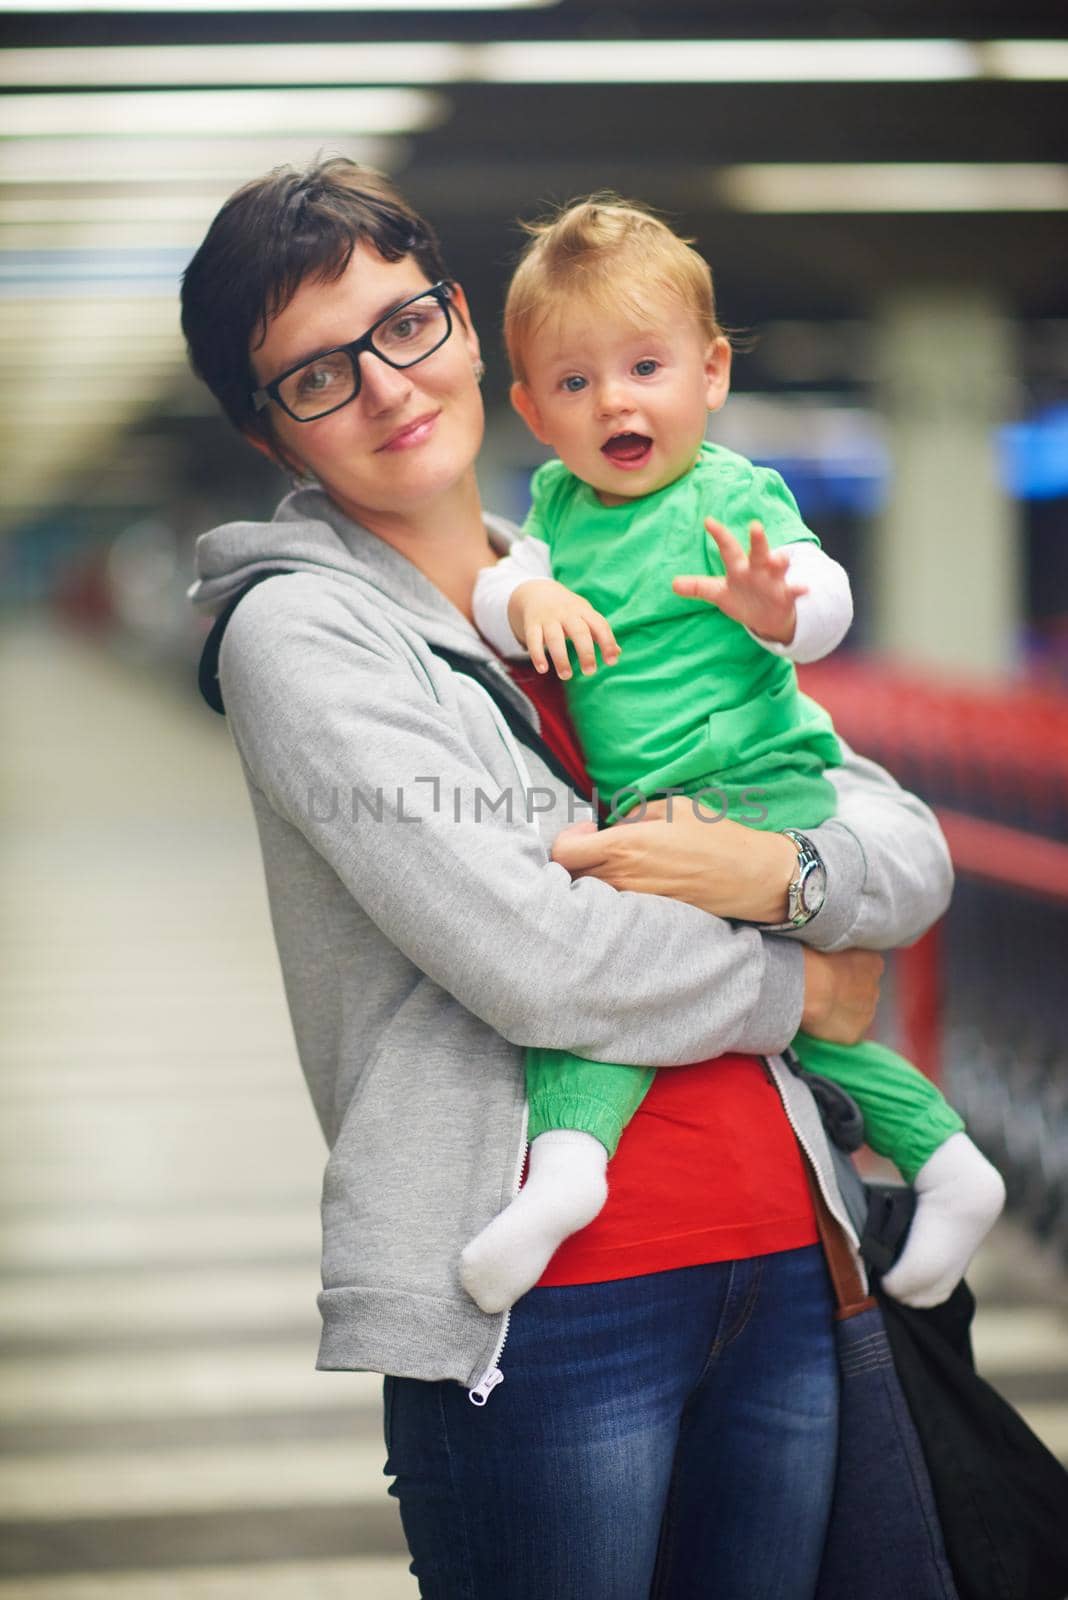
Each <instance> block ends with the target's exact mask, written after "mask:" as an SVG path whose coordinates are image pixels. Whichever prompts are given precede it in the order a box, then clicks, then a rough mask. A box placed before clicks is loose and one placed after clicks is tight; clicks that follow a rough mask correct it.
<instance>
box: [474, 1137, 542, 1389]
mask: <svg viewBox="0 0 1068 1600" xmlns="http://www.w3.org/2000/svg"><path fill="white" fill-rule="evenodd" d="M529 1115H530V1111H529V1107H527V1106H524V1107H523V1137H522V1139H521V1140H520V1142H519V1159H518V1160H517V1162H516V1164H515V1173H514V1174H513V1177H512V1199H513V1200H514V1199H515V1197H516V1195H517V1194H518V1193H519V1184H520V1180H521V1178H522V1176H523V1167H524V1165H525V1163H526V1159H527V1151H528V1150H529V1148H530V1146H529V1144H528V1142H527V1119H528V1117H529ZM511 1325H512V1308H511V1306H509V1307H508V1310H507V1311H506V1312H505V1313H504V1319H503V1321H502V1322H501V1332H500V1337H499V1338H498V1340H497V1348H496V1349H495V1350H494V1352H493V1356H492V1358H491V1360H490V1364H489V1366H488V1367H487V1368H486V1370H485V1372H484V1373H483V1374H482V1376H481V1378H479V1380H478V1382H477V1383H476V1384H475V1386H474V1388H473V1389H469V1390H468V1391H467V1398H468V1399H469V1400H470V1402H471V1404H472V1405H473V1406H484V1405H485V1404H486V1401H487V1400H488V1399H489V1397H490V1395H491V1394H492V1393H493V1391H494V1389H496V1387H497V1385H498V1384H499V1383H503V1382H504V1373H503V1372H502V1371H501V1352H502V1351H503V1349H504V1346H505V1343H506V1342H507V1339H508V1330H509V1328H510V1327H511Z"/></svg>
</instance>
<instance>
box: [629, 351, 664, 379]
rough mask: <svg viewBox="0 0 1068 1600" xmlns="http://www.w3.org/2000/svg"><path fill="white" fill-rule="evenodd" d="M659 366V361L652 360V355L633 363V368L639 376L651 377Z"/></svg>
mask: <svg viewBox="0 0 1068 1600" xmlns="http://www.w3.org/2000/svg"><path fill="white" fill-rule="evenodd" d="M659 366H660V363H659V361H654V360H653V358H652V356H646V358H645V360H644V361H636V362H635V363H634V370H635V372H636V373H637V374H638V377H639V378H651V377H652V375H653V373H654V372H655V371H656V370H657V368H658V367H659Z"/></svg>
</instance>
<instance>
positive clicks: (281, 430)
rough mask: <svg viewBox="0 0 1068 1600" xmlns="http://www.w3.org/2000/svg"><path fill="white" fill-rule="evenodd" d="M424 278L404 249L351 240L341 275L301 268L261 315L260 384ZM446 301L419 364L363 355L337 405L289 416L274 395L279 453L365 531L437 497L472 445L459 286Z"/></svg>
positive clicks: (469, 365)
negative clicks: (282, 297) (443, 327)
mask: <svg viewBox="0 0 1068 1600" xmlns="http://www.w3.org/2000/svg"><path fill="white" fill-rule="evenodd" d="M427 286H428V280H427V278H426V276H425V275H424V273H423V272H422V270H421V268H420V267H419V266H418V265H417V263H416V262H415V261H414V260H413V258H412V257H410V256H406V257H404V259H403V260H401V261H386V260H384V259H383V258H382V257H381V256H380V255H379V254H378V252H377V250H375V249H373V248H371V247H370V246H368V245H366V244H364V243H360V244H358V245H357V246H356V248H355V250H354V251H353V252H352V259H351V260H350V261H349V264H348V266H347V267H346V269H345V271H344V272H343V273H342V274H341V277H340V278H337V279H335V280H334V281H333V282H326V281H323V280H321V279H316V278H306V279H305V280H304V282H303V283H302V284H301V285H300V288H299V289H298V290H297V292H296V294H295V295H294V296H293V298H292V300H291V301H290V302H289V304H288V305H287V306H286V307H285V309H284V311H281V312H279V314H278V315H277V316H276V317H274V318H272V320H271V321H270V322H269V323H268V324H267V332H266V335H265V337H264V339H263V342H262V343H261V344H259V345H257V346H256V347H255V348H254V349H253V350H252V351H251V352H250V355H251V360H252V369H253V371H254V373H255V375H256V378H257V380H258V382H259V383H261V384H266V383H270V382H271V381H272V380H273V379H274V378H276V377H277V376H278V375H279V374H280V373H283V372H285V371H286V370H287V369H288V368H290V367H294V366H296V365H297V363H298V362H300V361H302V360H304V359H306V358H309V357H311V356H314V355H317V354H318V353H320V352H321V351H323V350H327V349H330V348H331V347H332V346H336V345H342V344H348V343H349V342H350V341H351V340H353V339H358V338H359V337H360V335H361V334H362V333H364V332H365V331H366V330H367V329H368V328H369V327H370V326H371V324H372V323H374V322H377V321H378V319H379V318H380V317H382V316H384V315H386V313H388V312H389V311H391V310H392V309H393V308H394V307H395V306H398V305H400V304H401V302H402V301H404V300H408V299H410V298H411V296H413V295H416V294H418V293H419V291H420V289H425V288H426V287H427ZM451 305H452V309H453V317H452V333H451V335H450V337H449V338H448V339H447V340H446V341H445V343H444V344H443V345H442V346H441V348H440V349H438V350H435V351H434V353H433V354H432V355H429V356H427V357H426V359H425V360H424V361H421V362H419V364H418V365H417V366H414V367H408V368H406V369H405V370H403V371H398V370H397V369H395V368H393V367H389V366H387V365H386V363H385V362H384V361H380V360H379V359H378V358H377V356H374V355H371V354H368V353H367V352H365V353H364V354H362V355H361V356H360V358H359V359H360V378H361V385H360V392H359V394H358V395H357V396H356V398H355V399H354V400H352V401H351V402H350V403H349V404H348V405H346V406H343V407H342V408H341V410H340V411H335V412H333V413H332V414H331V415H330V416H328V417H320V418H319V419H318V420H317V421H315V422H295V421H294V420H293V418H292V417H289V416H287V415H286V413H285V412H284V411H283V410H282V409H281V408H280V407H279V406H276V405H275V404H274V403H273V402H272V403H271V407H270V412H271V427H272V430H273V437H274V441H275V445H276V453H277V455H278V456H279V457H280V458H281V459H282V460H283V461H284V462H285V464H286V465H287V466H290V467H295V468H297V469H298V470H303V471H306V472H310V473H312V474H313V475H314V476H315V477H316V478H317V479H318V480H319V482H320V483H321V484H322V486H323V488H324V489H325V490H326V491H327V493H328V494H329V495H330V496H331V498H332V499H333V500H335V501H336V502H337V503H338V505H339V506H341V508H342V510H343V511H345V512H346V513H347V514H348V515H349V516H350V517H352V518H353V519H354V520H355V521H357V522H362V523H364V524H365V525H366V526H367V527H370V528H372V529H374V528H375V526H376V524H382V523H383V522H396V521H403V520H404V519H405V518H407V517H410V516H413V515H416V514H418V513H419V512H420V511H426V510H428V509H430V508H431V507H432V506H433V505H434V503H435V502H438V501H441V500H443V499H445V498H446V497H447V496H448V495H449V492H450V491H451V490H453V489H455V488H457V487H458V486H459V485H461V484H462V483H464V482H465V480H466V479H467V477H468V475H469V473H470V472H471V469H472V468H473V465H474V461H475V457H476V456H477V454H478V451H479V447H480V446H481V443H482V433H483V427H484V417H483V410H482V396H481V393H480V391H479V387H478V379H477V378H476V376H475V370H474V364H475V362H476V361H477V359H478V339H477V338H476V336H475V333H474V331H473V329H472V328H471V325H470V317H469V315H468V311H467V305H466V302H465V300H464V297H463V293H462V291H461V290H459V289H457V290H456V291H455V294H454V297H453V299H452V302H451ZM457 312H459V313H460V314H459V315H457ZM253 442H255V441H253Z"/></svg>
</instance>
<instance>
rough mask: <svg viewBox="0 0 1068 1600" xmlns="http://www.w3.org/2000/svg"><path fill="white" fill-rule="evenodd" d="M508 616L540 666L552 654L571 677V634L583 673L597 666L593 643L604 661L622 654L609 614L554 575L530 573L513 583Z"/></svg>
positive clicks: (559, 669) (542, 667)
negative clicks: (526, 579)
mask: <svg viewBox="0 0 1068 1600" xmlns="http://www.w3.org/2000/svg"><path fill="white" fill-rule="evenodd" d="M508 622H509V624H510V626H511V629H512V632H513V633H514V634H515V636H516V638H517V639H518V640H519V642H520V644H523V645H525V646H526V649H527V653H528V654H529V656H530V659H531V661H532V662H533V663H534V666H535V668H536V669H537V671H538V672H548V670H549V661H550V660H551V661H552V664H553V666H554V667H555V668H556V673H557V676H558V677H560V678H570V676H571V661H570V659H569V657H568V653H567V642H568V640H569V639H570V641H571V643H572V644H573V645H574V647H575V654H576V656H577V657H578V663H579V667H580V668H581V670H582V673H583V676H584V677H589V675H590V673H592V672H596V671H597V657H596V651H595V648H594V647H595V646H597V647H599V649H600V652H601V659H602V660H603V661H604V664H605V666H606V667H611V666H614V665H615V663H616V662H617V661H618V660H619V656H620V646H619V645H618V644H617V643H616V639H615V634H614V633H613V632H612V629H611V627H610V626H609V623H608V620H607V618H605V617H603V616H602V615H601V613H600V612H599V611H595V610H594V608H593V607H592V606H591V605H590V604H589V603H588V602H587V601H585V600H583V598H582V596H581V595H580V594H575V592H574V590H573V589H568V588H565V586H564V585H563V584H562V583H557V582H555V580H554V579H552V578H532V579H531V580H530V581H529V583H521V584H520V585H519V587H518V588H517V589H514V590H513V591H512V596H511V599H510V600H509V601H508Z"/></svg>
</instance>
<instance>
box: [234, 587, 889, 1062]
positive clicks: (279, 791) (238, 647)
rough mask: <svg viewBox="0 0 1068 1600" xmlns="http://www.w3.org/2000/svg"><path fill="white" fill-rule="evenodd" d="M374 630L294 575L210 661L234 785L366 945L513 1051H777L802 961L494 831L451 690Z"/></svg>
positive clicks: (629, 1056) (492, 795) (340, 600)
mask: <svg viewBox="0 0 1068 1600" xmlns="http://www.w3.org/2000/svg"><path fill="white" fill-rule="evenodd" d="M313 586H314V587H313ZM388 633H389V629H388V625H387V624H383V633H382V634H378V633H376V632H375V631H374V624H373V623H372V622H370V621H365V620H364V619H363V618H362V617H361V616H357V615H356V612H355V610H354V608H353V606H352V605H351V604H350V603H349V602H348V599H347V597H346V595H345V592H344V587H343V586H342V585H340V584H333V583H330V582H325V583H324V582H323V580H322V579H320V578H318V577H317V576H311V575H309V576H307V577H305V576H302V575H294V576H292V577H289V578H287V579H286V582H285V583H281V582H278V583H266V584H261V585H260V586H259V588H257V589H255V590H254V591H253V592H252V593H251V594H249V595H248V597H247V598H246V599H245V600H244V601H243V602H242V603H241V605H240V606H239V607H238V609H237V611H236V612H235V614H234V618H233V620H232V622H231V623H230V625H229V628H228V630H227V633H226V636H225V639H224V642H223V647H222V653H221V658H220V679H221V682H222V686H223V692H224V696H225V700H226V706H227V711H228V715H229V719H230V724H231V729H232V731H233V735H234V738H235V741H236V743H237V745H238V748H239V750H240V752H241V755H242V757H243V759H244V762H245V764H246V767H247V769H248V771H249V773H250V776H251V778H252V781H253V782H254V783H255V784H256V785H257V786H258V787H259V788H260V789H261V790H262V791H263V792H264V794H265V795H266V796H267V799H268V801H269V803H270V804H271V806H272V807H273V808H274V810H275V811H276V812H277V813H278V814H279V815H280V816H282V817H283V818H284V819H286V820H287V821H288V822H289V823H290V824H291V825H292V826H293V827H294V828H296V829H298V830H299V831H300V833H301V834H302V835H303V836H304V837H305V838H306V839H307V840H308V841H309V842H310V844H311V845H312V846H313V847H314V849H315V850H316V851H317V852H318V853H319V854H320V855H321V856H322V857H323V858H324V859H325V860H326V861H327V862H328V863H329V864H330V866H331V867H332V869H333V870H334V871H335V872H336V873H337V875H338V877H339V878H340V879H341V880H342V882H343V883H344V884H345V886H346V888H347V889H348V890H349V892H350V893H351V894H352V895H353V896H354V898H355V899H356V900H357V901H358V903H359V904H360V905H361V906H362V907H363V909H364V910H365V911H366V912H367V914H368V915H369V916H370V917H371V918H372V919H373V920H374V921H375V922H376V924H377V925H378V927H379V928H380V929H381V930H382V932H383V934H384V935H385V936H386V937H387V938H388V939H390V940H391V941H392V942H393V943H394V944H395V945H396V946H397V947H398V949H400V950H402V951H403V952H404V953H405V955H407V956H408V958H409V959H410V960H411V961H413V962H414V963H415V964H416V966H418V967H419V968H420V969H421V970H422V971H423V972H425V973H427V975H428V976H429V977H431V978H432V979H434V981H435V982H437V983H439V984H440V985H441V986H442V987H443V988H444V989H446V990H447V991H448V992H449V993H451V994H452V995H454V996H455V997H456V999H457V1000H459V1001H460V1002H461V1003H462V1004H463V1005H464V1006H466V1007H467V1008H468V1009H469V1010H470V1011H472V1012H474V1013H475V1014H476V1015H477V1016H479V1017H482V1018H483V1019H484V1020H485V1021H486V1022H488V1023H489V1024H490V1025H491V1026H492V1027H494V1028H496V1029H497V1031H498V1032H499V1033H501V1034H503V1035H504V1037H505V1038H507V1039H510V1040H512V1041H513V1042H515V1043H517V1044H532V1045H540V1046H545V1047H558V1048H562V1049H569V1050H573V1051H575V1052H576V1053H577V1054H580V1055H584V1056H588V1057H590V1058H592V1059H594V1060H602V1061H620V1062H627V1063H635V1064H656V1065H665V1066H667V1065H675V1064H679V1063H682V1062H687V1061H698V1060H703V1059H705V1058H706V1057H709V1056H715V1055H718V1054H721V1053H722V1052H723V1051H725V1050H730V1049H736V1050H744V1051H752V1052H758V1053H765V1052H771V1051H776V1050H779V1049H781V1048H782V1047H783V1046H784V1045H785V1044H786V1043H787V1042H788V1041H789V1039H790V1038H792V1036H793V1034H794V1032H795V1031H796V1029H797V1027H798V1024H799V1022H800V1019H801V1014H802V1009H803V1006H804V1003H805V986H806V972H805V959H804V956H803V954H802V952H801V951H800V950H797V949H793V948H792V947H791V946H790V944H789V943H788V942H786V941H784V940H781V939H771V938H766V937H764V936H762V935H761V934H759V933H758V932H757V931H756V930H754V929H752V928H746V927H734V926H730V925H728V924H727V923H726V922H723V921H720V920H718V919H716V918H713V917H708V916H706V915H704V914H703V913H702V912H700V911H698V910H697V909H695V908H694V907H693V906H688V905H683V904H678V903H675V902H672V901H670V900H666V899H660V898H656V897H654V896H651V895H631V894H617V893H616V892H615V891H614V890H613V889H611V888H610V887H609V886H608V885H607V884H605V883H599V882H597V881H596V879H593V878H590V879H584V880H582V881H580V882H577V883H573V882H572V881H571V879H570V878H569V876H568V874H567V873H566V872H565V871H564V870H563V868H562V867H560V866H558V865H556V864H555V863H553V862H551V861H549V860H547V851H546V847H545V845H544V843H543V842H542V839H541V837H540V835H539V833H538V831H537V829H536V828H535V827H534V826H532V825H531V824H529V823H528V822H526V821H525V820H524V818H523V816H522V814H521V813H522V804H521V803H520V804H519V805H518V806H517V807H516V808H515V813H516V814H515V815H514V816H513V817H512V818H511V819H509V818H508V816H507V815H506V814H505V812H504V811H503V810H496V811H494V810H492V809H491V807H490V805H489V801H490V800H491V799H497V798H498V795H499V789H500V784H499V781H498V782H495V781H494V778H493V776H492V774H491V773H490V771H489V770H488V769H487V766H486V764H485V763H484V762H483V761H481V760H480V759H479V758H478V756H477V755H476V754H475V752H474V750H473V749H472V744H471V739H470V737H469V736H468V734H467V733H466V732H465V727H464V718H465V716H466V717H468V718H470V717H471V715H472V701H471V699H470V698H469V689H467V688H464V689H462V690H461V687H460V684H459V682H458V681H457V680H454V679H452V678H451V677H450V678H449V680H448V682H447V684H445V685H444V686H443V689H442V698H441V699H436V698H435V697H434V694H433V692H432V690H431V689H430V688H429V686H428V685H427V683H426V682H425V681H421V680H420V678H419V677H418V676H417V672H418V671H419V670H421V669H419V668H418V667H417V666H413V664H412V662H410V661H405V660H404V659H401V658H400V656H399V654H398V648H397V646H396V644H395V642H391V640H390V639H389V638H387V637H386V635H388ZM446 691H447V692H448V695H450V696H451V703H445V700H446ZM490 748H491V749H492V750H493V751H494V752H495V755H496V754H497V753H499V755H500V759H501V761H502V762H503V763H504V764H505V766H506V765H507V756H506V755H505V753H504V747H503V745H498V744H497V743H496V741H495V740H492V739H491V741H490ZM502 770H503V769H502ZM513 781H516V782H517V784H518V780H515V779H514V778H513V777H508V778H506V779H505V782H506V783H511V782H513ZM354 790H358V791H359V793H360V795H361V796H362V797H363V799H362V801H361V804H360V807H359V810H358V812H357V814H356V816H355V818H354V815H353V809H352V795H353V791H354ZM561 794H563V791H561ZM398 795H399V796H401V797H402V803H401V804H399V803H398ZM479 796H481V797H482V799H481V802H480V800H479ZM376 807H377V817H376ZM324 959H328V952H324ZM872 988H873V993H874V983H873V984H872Z"/></svg>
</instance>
